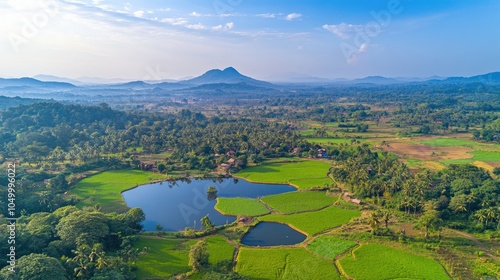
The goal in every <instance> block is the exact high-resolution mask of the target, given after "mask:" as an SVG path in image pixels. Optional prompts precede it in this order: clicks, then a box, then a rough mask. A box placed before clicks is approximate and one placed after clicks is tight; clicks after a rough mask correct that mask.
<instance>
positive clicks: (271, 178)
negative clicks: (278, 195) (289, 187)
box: [236, 160, 331, 188]
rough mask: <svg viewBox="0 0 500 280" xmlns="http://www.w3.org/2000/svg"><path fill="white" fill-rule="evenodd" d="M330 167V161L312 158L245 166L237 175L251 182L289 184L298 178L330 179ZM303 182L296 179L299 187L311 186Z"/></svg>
mask: <svg viewBox="0 0 500 280" xmlns="http://www.w3.org/2000/svg"><path fill="white" fill-rule="evenodd" d="M330 167H331V165H330V164H329V163H328V162H324V161H312V160H309V161H301V162H297V163H286V164H279V163H271V164H262V165H259V166H252V167H248V168H245V169H244V170H242V171H240V172H238V173H237V174H236V177H241V178H245V179H246V180H248V181H251V182H261V183H277V184H288V183H290V181H294V180H297V179H323V180H325V179H328V178H327V173H328V170H329V169H330ZM316 182H318V181H316ZM301 183H304V181H295V184H297V187H298V188H307V187H308V186H310V185H301Z"/></svg>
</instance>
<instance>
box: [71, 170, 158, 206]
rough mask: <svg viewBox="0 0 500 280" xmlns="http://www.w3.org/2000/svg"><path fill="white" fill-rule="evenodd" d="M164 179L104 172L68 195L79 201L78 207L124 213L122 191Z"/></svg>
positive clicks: (145, 174) (142, 173)
mask: <svg viewBox="0 0 500 280" xmlns="http://www.w3.org/2000/svg"><path fill="white" fill-rule="evenodd" d="M164 178H165V175H160V174H155V173H152V172H145V171H141V170H112V171H105V172H102V173H99V174H96V175H93V176H90V177H88V178H85V179H83V180H81V181H80V182H78V183H77V184H76V185H75V186H74V187H73V188H72V189H71V190H70V193H71V194H73V195H75V196H76V197H77V198H78V199H79V200H80V202H79V203H78V204H77V206H78V207H83V206H92V205H95V204H99V205H100V206H101V208H102V210H103V211H109V212H111V211H113V212H124V211H126V210H127V205H126V204H125V201H123V198H122V195H121V193H122V192H123V191H125V190H128V189H130V188H133V187H135V186H139V185H144V184H147V183H149V182H151V180H158V179H164Z"/></svg>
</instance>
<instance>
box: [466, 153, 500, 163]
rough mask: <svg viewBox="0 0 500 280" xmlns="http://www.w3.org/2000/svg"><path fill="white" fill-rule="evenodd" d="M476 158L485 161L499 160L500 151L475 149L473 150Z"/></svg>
mask: <svg viewBox="0 0 500 280" xmlns="http://www.w3.org/2000/svg"><path fill="white" fill-rule="evenodd" d="M472 155H473V156H474V157H473V159H474V160H479V161H485V162H499V161H500V152H491V151H474V152H472Z"/></svg>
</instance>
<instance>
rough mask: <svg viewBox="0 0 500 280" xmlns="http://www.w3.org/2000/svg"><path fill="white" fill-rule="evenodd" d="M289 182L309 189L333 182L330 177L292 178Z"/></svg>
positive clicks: (300, 187)
mask: <svg viewBox="0 0 500 280" xmlns="http://www.w3.org/2000/svg"><path fill="white" fill-rule="evenodd" d="M288 183H289V184H290V185H292V186H295V187H297V188H298V189H301V190H307V189H310V188H317V187H320V188H322V187H325V186H330V185H332V184H333V181H332V179H330V178H304V179H290V180H288Z"/></svg>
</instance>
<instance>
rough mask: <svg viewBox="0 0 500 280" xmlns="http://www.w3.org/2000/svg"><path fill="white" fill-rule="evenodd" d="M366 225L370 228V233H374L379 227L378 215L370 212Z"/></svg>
mask: <svg viewBox="0 0 500 280" xmlns="http://www.w3.org/2000/svg"><path fill="white" fill-rule="evenodd" d="M368 224H369V225H370V227H371V228H372V233H375V232H376V231H377V229H378V227H379V225H380V220H379V213H377V212H371V213H370V216H368Z"/></svg>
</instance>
